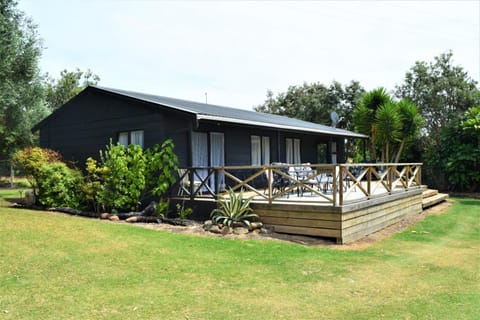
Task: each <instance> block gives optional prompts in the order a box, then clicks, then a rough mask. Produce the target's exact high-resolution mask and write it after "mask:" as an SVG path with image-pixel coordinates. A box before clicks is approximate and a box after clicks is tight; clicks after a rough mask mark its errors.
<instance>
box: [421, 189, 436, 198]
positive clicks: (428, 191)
mask: <svg viewBox="0 0 480 320" xmlns="http://www.w3.org/2000/svg"><path fill="white" fill-rule="evenodd" d="M437 194H438V190H435V189H426V190H424V191H423V192H422V197H423V198H424V199H425V198H428V197H433V196H436V195H437Z"/></svg>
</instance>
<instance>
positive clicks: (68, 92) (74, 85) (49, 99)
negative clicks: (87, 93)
mask: <svg viewBox="0 0 480 320" xmlns="http://www.w3.org/2000/svg"><path fill="white" fill-rule="evenodd" d="M99 81H100V77H99V76H97V75H96V74H94V73H93V72H92V71H90V70H87V71H86V72H83V71H81V70H80V69H78V68H77V69H76V70H75V71H68V70H66V69H65V70H63V71H62V72H60V78H59V79H53V78H52V77H48V80H47V82H46V105H47V107H48V108H49V109H50V110H51V111H54V110H56V109H58V108H59V107H60V106H62V105H63V104H64V103H65V102H67V101H68V100H70V99H71V98H73V97H74V96H76V95H77V94H78V93H79V92H80V91H82V90H83V89H85V88H86V87H87V86H89V85H97V83H98V82H99Z"/></svg>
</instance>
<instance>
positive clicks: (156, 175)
mask: <svg viewBox="0 0 480 320" xmlns="http://www.w3.org/2000/svg"><path fill="white" fill-rule="evenodd" d="M174 148H175V146H174V144H173V141H172V139H167V140H165V141H164V142H163V143H162V145H161V146H159V145H155V146H153V148H149V149H147V150H146V151H145V157H146V160H147V163H148V165H147V167H146V172H145V179H146V187H147V190H151V193H152V195H155V196H161V195H163V194H164V193H165V192H166V191H167V190H168V189H169V188H170V186H171V185H172V184H174V183H175V181H176V174H175V173H176V172H177V168H178V157H177V155H176V154H175V153H174Z"/></svg>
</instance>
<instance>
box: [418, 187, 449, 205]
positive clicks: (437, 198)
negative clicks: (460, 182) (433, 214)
mask: <svg viewBox="0 0 480 320" xmlns="http://www.w3.org/2000/svg"><path fill="white" fill-rule="evenodd" d="M422 188H423V192H422V197H423V199H422V208H423V209H425V208H428V207H432V206H434V205H436V204H439V203H441V202H443V201H445V200H447V199H448V194H446V193H439V192H438V190H434V189H428V187H426V186H422Z"/></svg>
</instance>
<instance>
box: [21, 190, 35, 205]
mask: <svg viewBox="0 0 480 320" xmlns="http://www.w3.org/2000/svg"><path fill="white" fill-rule="evenodd" d="M24 201H25V205H26V206H27V207H30V206H33V205H34V204H35V194H34V193H33V191H32V190H28V191H25V200H24Z"/></svg>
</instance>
